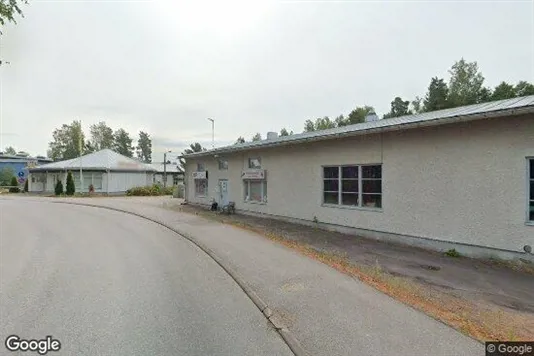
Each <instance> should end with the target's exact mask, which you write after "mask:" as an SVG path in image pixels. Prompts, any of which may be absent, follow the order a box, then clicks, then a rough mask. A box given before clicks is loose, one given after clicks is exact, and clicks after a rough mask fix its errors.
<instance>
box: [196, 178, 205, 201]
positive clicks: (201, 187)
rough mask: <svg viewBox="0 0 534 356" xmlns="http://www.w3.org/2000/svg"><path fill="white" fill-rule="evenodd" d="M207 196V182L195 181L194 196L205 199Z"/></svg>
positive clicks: (203, 180)
mask: <svg viewBox="0 0 534 356" xmlns="http://www.w3.org/2000/svg"><path fill="white" fill-rule="evenodd" d="M207 195H208V180H207V179H195V196H196V197H205V196H207Z"/></svg>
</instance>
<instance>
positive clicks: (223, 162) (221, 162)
mask: <svg viewBox="0 0 534 356" xmlns="http://www.w3.org/2000/svg"><path fill="white" fill-rule="evenodd" d="M227 169H228V160H226V159H220V160H219V170H220V171H223V170H224V171H225V170H227Z"/></svg>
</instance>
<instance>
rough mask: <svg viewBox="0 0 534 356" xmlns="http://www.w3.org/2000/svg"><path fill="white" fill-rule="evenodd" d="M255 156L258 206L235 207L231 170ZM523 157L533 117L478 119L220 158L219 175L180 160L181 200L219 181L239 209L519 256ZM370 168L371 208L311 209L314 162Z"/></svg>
mask: <svg viewBox="0 0 534 356" xmlns="http://www.w3.org/2000/svg"><path fill="white" fill-rule="evenodd" d="M221 156H222V155H221ZM257 156H259V157H261V160H262V169H265V170H266V171H267V187H268V189H267V190H268V193H267V197H268V202H267V203H266V204H259V203H245V202H244V186H243V181H242V180H241V171H242V170H243V169H245V168H246V167H247V163H248V158H249V157H257ZM526 157H534V116H523V117H511V118H501V119H491V120H480V121H474V122H467V123H459V124H452V125H443V126H436V127H432V128H423V129H414V130H405V131H397V132H389V133H384V134H374V135H366V136H357V137H353V138H347V139H338V140H329V141H323V142H316V143H310V144H301V145H294V146H285V147H280V148H271V149H262V150H254V151H247V152H244V153H235V154H230V155H227V156H226V157H224V158H226V159H228V165H229V169H228V170H227V171H219V170H218V164H217V160H216V159H215V158H213V157H211V158H208V157H203V158H199V159H196V160H189V161H188V163H187V168H186V172H187V177H186V181H187V190H188V191H187V198H188V200H189V201H191V202H196V203H204V204H207V203H209V202H210V201H211V198H214V197H215V198H217V197H218V191H217V182H218V179H223V178H224V179H228V180H229V194H230V200H231V201H235V202H236V207H237V208H238V209H242V210H248V211H253V212H259V213H267V214H273V215H279V216H285V217H292V218H298V219H304V220H310V221H311V220H313V218H314V217H317V219H318V220H319V221H320V222H323V223H330V224H336V225H341V226H348V227H355V228H360V229H366V230H372V231H379V232H386V233H393V234H401V235H408V236H415V237H424V238H429V239H435V240H442V241H448V242H458V243H466V244H473V245H480V246H486V247H492V248H499V249H505V250H510V251H522V248H523V246H524V245H527V244H528V245H534V226H528V225H527V224H526V223H525V222H526V209H527V206H526V205H527V204H526V201H527V169H526ZM221 158H222V157H221ZM197 162H203V163H205V165H206V170H207V171H208V172H209V173H208V176H209V183H208V190H209V195H208V196H207V197H205V198H196V197H195V186H194V181H193V179H192V177H191V174H192V172H193V171H195V170H196V163H197ZM372 163H382V209H381V211H371V210H365V209H362V208H360V209H358V208H349V207H345V208H339V207H335V208H334V207H326V206H322V205H321V203H322V184H323V183H322V166H323V165H350V164H372Z"/></svg>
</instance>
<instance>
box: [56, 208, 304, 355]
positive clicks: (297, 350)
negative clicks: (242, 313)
mask: <svg viewBox="0 0 534 356" xmlns="http://www.w3.org/2000/svg"><path fill="white" fill-rule="evenodd" d="M48 202H49V203H54V204H66V205H78V206H87V207H92V208H100V209H108V210H113V211H117V212H121V213H124V214H130V215H134V216H137V217H140V218H142V219H145V220H148V221H151V222H154V223H156V224H158V225H161V226H163V227H165V228H167V229H169V230H171V231H172V232H174V233H175V234H177V235H179V236H181V237H183V238H185V239H187V240H189V241H190V242H191V243H192V244H194V245H195V246H197V247H198V248H199V249H200V250H202V251H203V252H204V253H206V254H207V255H208V256H209V257H210V258H211V259H212V260H213V261H215V263H217V264H218V265H219V266H220V267H221V268H222V269H223V270H224V271H225V272H226V273H227V274H228V275H229V276H230V277H231V278H232V279H233V280H234V281H235V282H236V283H237V285H238V286H239V287H240V288H241V289H242V290H243V292H244V293H245V294H246V295H247V296H248V297H249V299H250V300H251V301H252V303H254V305H255V306H256V307H257V308H258V309H259V310H260V312H261V313H262V314H263V316H264V317H265V318H266V319H267V320H268V321H269V322H270V323H271V325H272V326H273V328H274V329H275V330H276V331H277V332H278V334H279V335H280V337H281V338H282V340H284V342H285V343H286V345H287V346H288V347H289V349H290V350H291V351H292V352H293V354H295V356H308V353H307V352H306V351H305V350H304V349H303V348H302V345H301V344H300V342H299V341H298V340H297V339H296V338H295V337H294V336H293V334H292V333H291V331H289V330H288V329H287V327H286V326H285V325H284V324H283V323H282V322H281V319H280V318H279V317H278V316H277V315H276V314H275V313H274V312H273V311H272V310H271V309H270V308H269V307H268V305H267V303H265V302H264V301H263V300H262V299H261V298H260V297H259V296H258V294H257V293H256V292H255V291H254V290H253V289H252V288H251V287H250V286H249V285H248V284H247V283H246V282H245V280H244V279H243V278H242V277H241V276H239V274H238V273H237V272H236V271H235V270H234V269H233V268H231V267H230V266H229V265H228V263H227V262H225V261H224V260H223V259H221V258H220V257H219V256H217V255H216V254H215V252H213V250H212V249H210V248H209V247H208V246H206V245H205V244H204V243H202V242H200V241H197V240H196V239H195V238H194V237H193V236H191V235H190V234H188V233H187V232H184V231H180V230H178V229H176V228H174V227H172V226H169V225H167V224H166V223H164V222H162V221H159V220H157V219H153V218H151V217H148V216H146V215H142V214H140V213H135V212H133V211H128V210H124V209H120V208H114V207H110V206H105V205H97V204H87V203H78V202H66V201H48Z"/></svg>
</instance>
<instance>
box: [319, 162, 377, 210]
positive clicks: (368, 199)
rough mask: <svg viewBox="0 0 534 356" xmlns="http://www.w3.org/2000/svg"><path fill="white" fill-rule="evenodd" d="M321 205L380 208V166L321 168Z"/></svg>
mask: <svg viewBox="0 0 534 356" xmlns="http://www.w3.org/2000/svg"><path fill="white" fill-rule="evenodd" d="M323 204H327V205H340V206H353V207H360V208H382V166H381V165H346V166H328V167H323Z"/></svg>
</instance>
